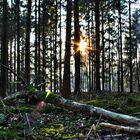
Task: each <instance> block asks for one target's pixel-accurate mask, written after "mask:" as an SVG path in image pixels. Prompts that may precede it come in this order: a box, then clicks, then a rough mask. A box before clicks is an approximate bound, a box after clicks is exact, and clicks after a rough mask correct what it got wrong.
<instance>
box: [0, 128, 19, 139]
mask: <svg viewBox="0 0 140 140" xmlns="http://www.w3.org/2000/svg"><path fill="white" fill-rule="evenodd" d="M17 136H18V132H17V131H15V130H13V129H9V128H8V129H7V128H1V127H0V138H4V137H6V138H8V139H13V138H15V137H17Z"/></svg>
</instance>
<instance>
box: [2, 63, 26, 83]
mask: <svg viewBox="0 0 140 140" xmlns="http://www.w3.org/2000/svg"><path fill="white" fill-rule="evenodd" d="M0 65H1V66H2V67H4V68H5V69H7V70H9V71H10V72H11V73H13V74H14V75H15V76H17V78H18V79H19V80H20V81H22V83H23V84H24V85H26V82H25V81H24V80H23V78H22V77H20V76H19V75H18V74H17V73H16V72H14V71H13V70H12V69H11V68H9V67H8V66H6V65H4V64H2V63H0Z"/></svg>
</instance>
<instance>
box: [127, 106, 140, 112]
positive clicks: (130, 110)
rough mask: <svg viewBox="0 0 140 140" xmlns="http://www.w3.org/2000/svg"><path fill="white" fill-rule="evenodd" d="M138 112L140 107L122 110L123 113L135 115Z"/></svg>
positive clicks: (128, 107) (129, 107)
mask: <svg viewBox="0 0 140 140" xmlns="http://www.w3.org/2000/svg"><path fill="white" fill-rule="evenodd" d="M139 111H140V106H127V107H126V108H125V109H124V112H127V113H129V114H130V113H135V112H139Z"/></svg>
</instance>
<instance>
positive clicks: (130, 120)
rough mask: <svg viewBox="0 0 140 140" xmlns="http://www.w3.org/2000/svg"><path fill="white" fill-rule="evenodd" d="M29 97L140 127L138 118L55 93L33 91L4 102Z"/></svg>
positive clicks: (12, 96) (7, 98)
mask: <svg viewBox="0 0 140 140" xmlns="http://www.w3.org/2000/svg"><path fill="white" fill-rule="evenodd" d="M28 95H30V96H31V95H33V96H36V98H37V99H38V100H45V101H46V103H51V104H54V105H56V106H58V107H62V108H65V109H68V110H72V111H74V112H80V113H83V114H85V115H87V116H93V115H95V114H98V115H101V116H102V117H105V118H107V119H111V120H115V121H117V122H120V123H123V124H129V125H137V126H140V119H138V118H136V117H132V116H129V115H124V114H120V113H115V112H112V111H109V110H105V109H103V108H100V107H95V106H93V105H87V104H82V103H78V102H75V101H73V100H68V99H65V98H63V97H61V96H59V95H56V94H53V93H48V92H43V91H37V90H33V89H31V90H30V91H28V93H27V92H22V93H16V94H14V95H11V96H8V97H6V98H4V100H3V101H4V102H6V101H9V100H11V99H16V98H25V97H27V96H28Z"/></svg>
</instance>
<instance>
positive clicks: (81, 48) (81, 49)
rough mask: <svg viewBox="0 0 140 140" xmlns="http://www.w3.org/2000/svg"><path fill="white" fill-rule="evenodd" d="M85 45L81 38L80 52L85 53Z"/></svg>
mask: <svg viewBox="0 0 140 140" xmlns="http://www.w3.org/2000/svg"><path fill="white" fill-rule="evenodd" d="M86 47H87V43H86V42H85V41H84V40H83V39H81V41H80V44H79V49H80V52H82V53H85V51H86Z"/></svg>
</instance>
